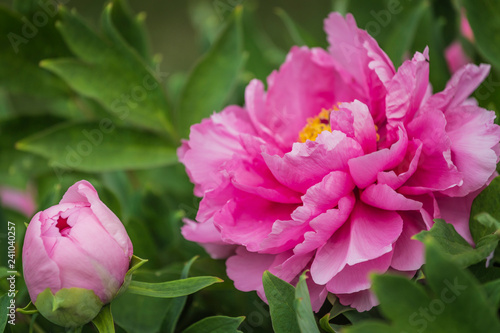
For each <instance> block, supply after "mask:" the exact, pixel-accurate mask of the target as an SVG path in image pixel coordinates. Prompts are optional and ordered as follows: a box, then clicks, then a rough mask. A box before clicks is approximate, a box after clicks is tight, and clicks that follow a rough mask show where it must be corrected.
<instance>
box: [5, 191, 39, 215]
mask: <svg viewBox="0 0 500 333" xmlns="http://www.w3.org/2000/svg"><path fill="white" fill-rule="evenodd" d="M0 202H1V203H2V205H4V206H5V207H9V208H12V209H14V210H17V211H19V212H21V213H23V214H24V215H26V216H31V215H33V213H34V212H35V209H36V207H35V202H34V201H33V197H32V195H31V191H30V190H29V189H28V190H27V191H21V190H18V189H15V188H10V187H6V186H1V187H0Z"/></svg>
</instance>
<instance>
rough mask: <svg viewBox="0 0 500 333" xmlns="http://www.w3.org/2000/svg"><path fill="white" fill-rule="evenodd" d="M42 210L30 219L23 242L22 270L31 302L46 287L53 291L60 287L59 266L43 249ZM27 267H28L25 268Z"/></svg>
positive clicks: (33, 301)
mask: <svg viewBox="0 0 500 333" xmlns="http://www.w3.org/2000/svg"><path fill="white" fill-rule="evenodd" d="M41 216H42V212H38V213H37V214H36V215H35V216H33V218H32V219H31V222H30V224H29V225H28V229H27V230H26V237H25V238H24V243H23V272H24V280H25V282H26V286H27V288H28V291H29V293H30V298H31V302H32V303H35V301H36V299H37V297H38V294H39V293H41V292H42V291H44V290H45V289H46V288H50V290H51V291H52V292H53V293H55V292H56V291H58V290H59V289H60V288H61V280H60V278H59V267H58V266H57V264H56V263H55V262H54V261H53V260H52V258H51V257H50V256H49V255H48V253H47V252H46V250H45V245H44V243H43V240H42V237H41V233H42V230H41V227H42V223H43V222H44V221H43V220H41ZM27 267H29V269H26V268H27Z"/></svg>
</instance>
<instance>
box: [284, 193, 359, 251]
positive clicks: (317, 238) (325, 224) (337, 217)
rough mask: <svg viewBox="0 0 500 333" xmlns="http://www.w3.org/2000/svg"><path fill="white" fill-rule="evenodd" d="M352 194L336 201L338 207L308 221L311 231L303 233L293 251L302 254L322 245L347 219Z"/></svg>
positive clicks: (350, 210) (353, 199)
mask: <svg viewBox="0 0 500 333" xmlns="http://www.w3.org/2000/svg"><path fill="white" fill-rule="evenodd" d="M354 203H355V198H354V195H352V194H351V195H349V196H346V197H343V198H341V199H340V200H339V202H338V208H334V209H329V210H327V211H326V212H325V213H323V214H321V215H319V216H317V217H315V218H314V219H312V220H311V222H309V225H310V227H311V228H312V229H313V231H307V232H305V234H304V241H303V242H302V243H300V244H298V245H297V246H296V247H295V248H294V249H293V251H294V253H296V254H303V253H308V252H310V251H314V250H316V249H317V248H319V247H321V246H323V245H324V244H325V243H326V242H327V241H328V239H329V238H330V237H331V236H332V235H333V234H334V233H335V232H336V231H337V230H338V229H339V228H340V227H341V226H342V225H343V224H344V223H345V222H346V221H347V219H348V218H349V216H350V214H351V212H352V209H353V208H354Z"/></svg>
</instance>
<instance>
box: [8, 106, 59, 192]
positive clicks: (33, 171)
mask: <svg viewBox="0 0 500 333" xmlns="http://www.w3.org/2000/svg"><path fill="white" fill-rule="evenodd" d="M61 121H62V119H61V118H57V117H51V116H48V115H45V116H39V117H25V116H22V117H15V118H10V119H6V120H4V121H1V122H0V133H1V136H2V140H0V151H1V152H2V153H1V155H2V158H1V159H0V179H2V185H7V186H11V187H15V188H22V189H25V188H26V187H27V182H28V180H30V179H31V178H32V177H34V176H37V175H40V174H43V173H45V172H47V171H50V168H49V166H48V165H47V161H46V160H45V159H44V158H42V157H40V156H37V155H34V154H32V153H27V152H23V151H19V150H17V149H15V144H16V142H17V141H19V140H21V139H23V138H25V137H27V136H28V135H30V134H33V133H36V132H39V131H42V130H44V129H46V128H49V127H52V126H54V125H55V124H58V123H60V122H61Z"/></svg>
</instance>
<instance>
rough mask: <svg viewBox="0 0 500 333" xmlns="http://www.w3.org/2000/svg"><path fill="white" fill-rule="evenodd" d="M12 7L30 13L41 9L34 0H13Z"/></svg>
mask: <svg viewBox="0 0 500 333" xmlns="http://www.w3.org/2000/svg"><path fill="white" fill-rule="evenodd" d="M12 7H13V8H14V9H15V10H17V11H18V12H21V13H23V14H31V13H33V12H34V11H36V10H37V9H38V10H40V9H41V8H40V6H39V4H38V1H36V0H14V1H13V3H12Z"/></svg>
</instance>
